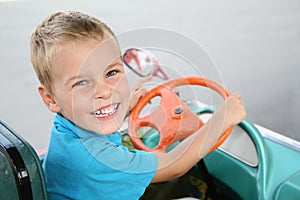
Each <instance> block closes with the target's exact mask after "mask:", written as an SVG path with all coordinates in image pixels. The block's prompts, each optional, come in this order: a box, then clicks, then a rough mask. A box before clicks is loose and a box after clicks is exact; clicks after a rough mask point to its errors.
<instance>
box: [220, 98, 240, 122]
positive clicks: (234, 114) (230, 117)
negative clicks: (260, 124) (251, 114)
mask: <svg viewBox="0 0 300 200" xmlns="http://www.w3.org/2000/svg"><path fill="white" fill-rule="evenodd" d="M218 111H219V112H223V113H224V114H225V121H224V122H225V123H224V125H225V126H234V125H237V124H238V123H240V122H241V121H242V120H243V119H244V118H245V117H246V111H245V107H244V104H243V102H242V101H241V96H240V94H239V93H234V94H232V95H231V96H229V97H228V98H227V99H226V100H225V101H224V102H223V103H222V104H221V106H220V107H219V108H218Z"/></svg>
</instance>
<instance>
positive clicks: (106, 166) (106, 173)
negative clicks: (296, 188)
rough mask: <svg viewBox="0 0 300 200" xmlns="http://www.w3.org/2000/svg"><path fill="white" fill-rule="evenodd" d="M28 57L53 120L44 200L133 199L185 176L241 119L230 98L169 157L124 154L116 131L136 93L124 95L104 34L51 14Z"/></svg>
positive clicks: (85, 22)
mask: <svg viewBox="0 0 300 200" xmlns="http://www.w3.org/2000/svg"><path fill="white" fill-rule="evenodd" d="M30 50H31V61H32V65H33V67H34V69H35V72H36V74H37V76H38V79H39V81H40V83H41V84H40V86H39V87H38V91H39V93H40V95H41V97H42V99H43V101H44V103H45V104H46V106H47V107H48V108H49V110H50V111H52V112H54V113H57V114H56V115H55V117H54V124H53V129H52V133H51V138H50V144H49V148H48V152H47V156H46V158H45V161H44V164H43V167H44V170H45V176H46V182H47V190H48V195H49V199H109V200H111V199H138V198H139V197H140V196H141V195H142V194H143V192H144V191H145V188H146V187H147V186H148V185H149V184H150V183H151V182H160V181H166V180H169V179H172V178H175V177H179V176H181V175H183V174H185V173H186V172H187V171H188V170H189V169H191V168H192V167H193V166H194V165H195V164H196V163H197V162H198V161H199V160H200V159H201V158H202V157H204V156H205V155H206V154H207V153H208V152H209V150H210V148H211V147H212V146H213V145H214V144H215V142H216V141H217V139H218V138H219V136H220V135H221V134H222V133H223V132H224V131H225V130H226V129H228V128H229V127H230V126H233V125H236V124H238V123H239V122H240V121H241V120H243V118H244V117H245V115H246V113H245V110H244V106H243V104H242V102H241V101H240V97H239V94H233V95H232V96H231V97H229V98H227V99H226V100H225V101H224V102H223V103H222V104H221V105H220V106H219V107H218V108H217V110H216V112H215V113H214V114H213V116H212V117H211V119H210V120H209V121H208V122H207V123H206V124H205V125H204V126H203V127H202V128H201V129H200V130H198V131H196V132H195V133H194V134H193V135H192V136H190V137H188V138H186V139H185V140H184V141H183V142H181V143H180V144H179V145H178V146H176V147H175V148H174V149H173V150H172V151H170V152H168V153H161V152H154V153H150V152H144V151H138V150H134V151H129V150H128V149H127V148H126V147H124V146H122V144H121V136H120V133H118V130H119V128H120V126H121V125H122V123H123V120H124V119H125V117H126V115H127V114H128V112H129V110H130V109H131V108H132V106H134V105H135V103H136V102H137V100H138V99H139V97H140V96H141V95H142V94H143V92H144V90H143V89H138V88H135V89H134V90H133V93H131V91H130V90H129V87H128V83H127V79H126V76H125V71H124V68H123V63H122V59H121V55H120V50H119V46H118V43H117V41H116V38H115V36H114V33H113V32H112V31H111V29H110V28H109V27H107V26H106V25H105V24H104V23H102V22H101V21H99V20H98V19H95V18H93V17H91V16H88V15H86V14H83V13H80V12H73V11H61V12H55V13H53V14H51V15H50V16H48V17H47V18H46V19H44V20H43V21H42V22H41V23H40V24H39V25H38V26H37V27H36V29H35V30H34V32H33V34H32V37H31V42H30Z"/></svg>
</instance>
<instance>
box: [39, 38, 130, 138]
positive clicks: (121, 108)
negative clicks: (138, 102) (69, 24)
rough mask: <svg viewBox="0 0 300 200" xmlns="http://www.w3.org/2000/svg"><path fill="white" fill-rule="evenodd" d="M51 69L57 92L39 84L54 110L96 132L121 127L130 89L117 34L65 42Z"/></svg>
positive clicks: (43, 95) (106, 132)
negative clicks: (50, 92) (106, 37)
mask: <svg viewBox="0 0 300 200" xmlns="http://www.w3.org/2000/svg"><path fill="white" fill-rule="evenodd" d="M51 70H52V71H51V72H52V75H53V85H52V86H53V88H54V89H53V93H54V94H48V95H47V94H46V93H47V90H46V89H45V88H44V87H43V86H40V88H39V92H40V94H41V96H42V97H43V100H44V101H45V103H46V104H47V100H48V104H47V106H48V108H49V109H50V110H51V111H53V112H60V113H62V115H63V116H64V117H65V118H67V119H69V120H71V121H72V122H74V123H75V124H76V125H78V126H80V127H81V128H84V129H86V130H89V131H93V132H96V133H101V134H110V133H112V132H115V131H117V130H118V129H119V128H120V126H121V125H122V122H123V120H124V118H125V116H126V114H127V112H128V101H129V96H130V92H129V87H128V82H127V79H126V77H125V71H124V68H123V62H122V59H121V56H120V51H119V47H118V44H117V43H116V41H115V39H114V38H108V39H106V40H104V41H102V42H101V43H100V42H99V41H96V40H87V41H83V42H80V43H79V44H76V45H75V44H74V43H70V44H67V45H64V46H63V47H62V49H61V50H60V51H59V53H57V54H56V56H55V57H54V59H53V62H52V68H51ZM50 101H51V102H50ZM49 102H50V103H49Z"/></svg>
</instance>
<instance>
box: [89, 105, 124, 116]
mask: <svg viewBox="0 0 300 200" xmlns="http://www.w3.org/2000/svg"><path fill="white" fill-rule="evenodd" d="M117 107H118V104H115V105H112V106H110V107H108V108H103V109H100V110H97V111H96V112H95V115H99V116H108V115H111V114H113V113H114V112H116V110H117Z"/></svg>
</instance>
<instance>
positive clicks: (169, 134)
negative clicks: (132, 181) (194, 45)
mask: <svg viewBox="0 0 300 200" xmlns="http://www.w3.org/2000/svg"><path fill="white" fill-rule="evenodd" d="M180 85H201V86H205V87H208V88H210V89H212V90H215V91H216V92H217V93H219V94H220V95H221V96H222V97H223V98H224V99H225V98H227V97H228V96H230V92H229V91H228V90H227V89H226V88H224V87H223V86H222V85H220V84H218V83H217V82H215V81H212V80H209V79H205V78H202V77H185V78H179V79H173V80H169V81H167V82H165V83H163V84H161V85H158V86H156V87H155V88H153V89H151V90H150V91H148V92H147V93H146V94H145V95H144V96H143V97H141V99H140V100H139V101H138V103H137V104H136V106H135V107H134V108H133V110H132V111H131V113H130V118H129V126H128V129H129V131H128V132H129V137H130V139H131V141H132V143H133V144H134V146H135V147H136V148H137V149H142V150H145V151H157V150H159V151H164V152H166V149H167V147H168V146H169V145H170V144H172V143H174V142H176V141H180V140H183V139H184V138H186V137H188V136H189V135H191V134H193V133H194V132H195V131H197V130H198V129H199V128H201V126H203V124H204V122H203V121H202V120H201V119H200V118H199V116H198V115H197V114H195V113H194V112H193V111H192V110H191V109H190V108H189V107H188V106H187V104H186V103H185V102H183V101H182V100H181V99H180V98H179V97H178V95H176V94H175V92H174V91H173V89H174V87H177V86H180ZM156 96H160V97H161V100H160V105H159V106H158V107H157V108H156V109H155V110H154V111H153V112H152V113H150V114H149V115H146V116H143V117H139V115H140V113H141V111H142V109H143V108H144V107H145V106H146V105H147V104H148V102H150V101H151V99H153V98H154V97H156ZM144 126H149V127H152V128H154V129H156V130H157V131H158V132H159V136H160V138H159V143H158V145H157V146H156V147H154V148H149V147H147V146H146V145H145V144H144V143H143V142H142V140H141V139H140V137H139V136H138V134H137V132H138V129H139V128H140V127H144ZM232 129H233V127H230V128H229V129H227V130H226V131H225V132H224V133H223V134H222V136H221V137H220V138H219V139H218V141H217V143H216V144H215V145H214V146H213V147H212V149H211V150H210V151H213V150H215V149H216V148H217V147H219V146H220V145H221V144H222V143H223V142H224V141H225V139H226V138H227V137H228V136H229V134H230V133H231V131H232Z"/></svg>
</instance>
